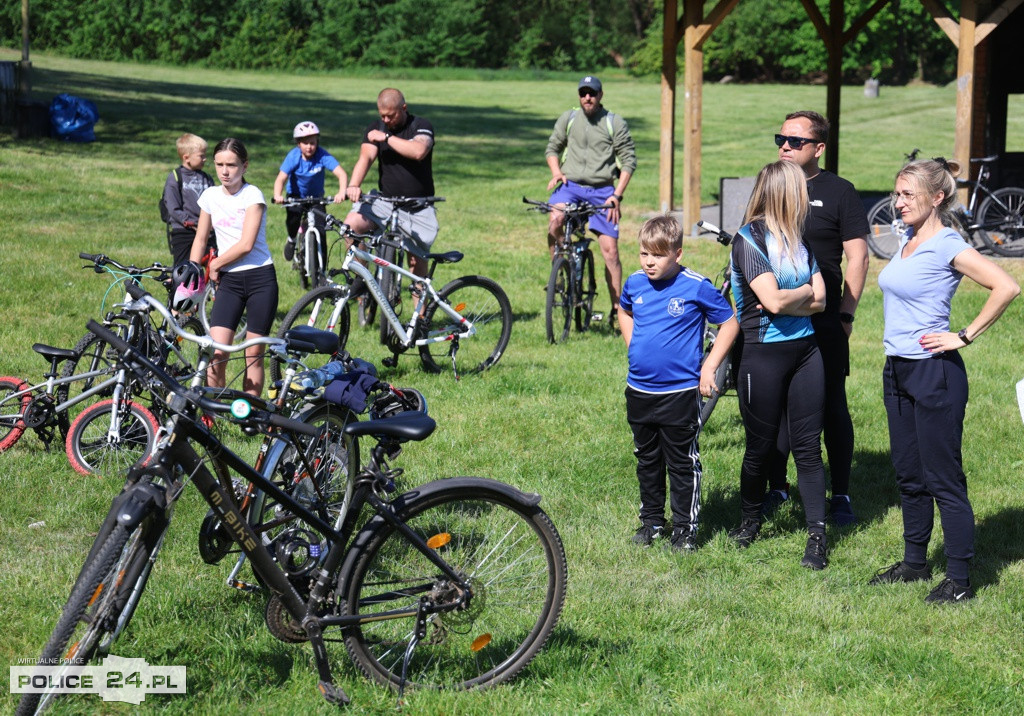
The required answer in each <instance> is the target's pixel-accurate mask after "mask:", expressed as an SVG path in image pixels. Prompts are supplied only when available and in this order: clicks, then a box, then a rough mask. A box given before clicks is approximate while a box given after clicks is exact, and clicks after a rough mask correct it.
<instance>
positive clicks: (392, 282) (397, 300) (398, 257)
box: [380, 245, 405, 352]
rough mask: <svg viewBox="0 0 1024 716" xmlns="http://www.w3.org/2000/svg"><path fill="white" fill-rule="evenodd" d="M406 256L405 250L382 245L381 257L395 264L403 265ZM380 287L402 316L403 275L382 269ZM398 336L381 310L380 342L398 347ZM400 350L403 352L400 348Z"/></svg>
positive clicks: (396, 311) (390, 303)
mask: <svg viewBox="0 0 1024 716" xmlns="http://www.w3.org/2000/svg"><path fill="white" fill-rule="evenodd" d="M404 257H405V252H404V251H400V250H398V249H396V248H395V247H394V246H388V245H384V246H382V247H381V258H383V259H384V260H385V261H387V262H389V263H393V264H394V265H395V266H398V267H401V266H402V263H403V260H404ZM380 288H381V292H382V293H383V294H384V298H386V299H387V300H388V305H390V306H391V308H393V309H394V311H395V315H397V316H398V317H399V318H401V317H402V276H400V275H399V274H396V273H392V272H391V271H382V272H381V277H380ZM397 340H398V336H397V335H395V329H394V328H392V327H391V323H389V322H388V320H387V319H386V318H385V317H384V312H383V311H381V315H380V342H381V344H383V345H385V346H388V347H390V348H392V349H394V348H398V347H399V346H398V345H396V343H397ZM398 352H401V350H399V351H398Z"/></svg>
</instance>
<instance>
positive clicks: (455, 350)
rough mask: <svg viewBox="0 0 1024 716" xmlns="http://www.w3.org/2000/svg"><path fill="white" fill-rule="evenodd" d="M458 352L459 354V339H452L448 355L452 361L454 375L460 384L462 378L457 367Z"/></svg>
mask: <svg viewBox="0 0 1024 716" xmlns="http://www.w3.org/2000/svg"><path fill="white" fill-rule="evenodd" d="M458 352H459V339H458V338H453V339H452V347H451V348H450V349H449V350H448V355H449V356H450V357H451V359H452V375H454V376H455V381H456V382H458V381H459V380H460V378H461V376H460V375H459V369H458V367H457V366H456V365H455V354H456V353H458Z"/></svg>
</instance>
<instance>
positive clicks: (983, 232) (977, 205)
mask: <svg viewBox="0 0 1024 716" xmlns="http://www.w3.org/2000/svg"><path fill="white" fill-rule="evenodd" d="M919 151H920V150H918V149H915V150H914V151H913V152H911V153H910V154H908V155H907V161H911V160H912V159H914V158H916V156H917V153H918V152H919ZM998 159H999V157H998V156H997V155H992V156H988V157H979V158H973V159H971V163H972V164H980V165H981V167H980V168H979V170H978V179H977V180H976V181H971V180H966V179H957V181H956V185H957V187H960V188H968V189H970V190H971V191H970V196H969V198H968V201H967V206H964V205H963V204H960V203H958V204H957V205H956V207H955V208H954V209H953V218H954V220H955V224H954V226H953V228H954V229H956V230H957V231H959V232H960V233H961V234H963V236H964V238H965V239H966V240H967V241H968V242H969V243H971V244H972V245H973V246H974V247H975V248H982V247H984V248H987V249H989V250H990V251H992V252H993V253H995V254H998V255H1000V256H1009V257H1019V256H1024V189H1022V188H1019V187H1002V188H1001V189H995V190H992V189H989V188H988V186H987V184H986V182H987V181H988V179H989V177H990V176H991V173H992V172H991V169H990V167H989V165H990V164H992V163H993V162H995V161H997V160H998ZM868 225H869V227H870V231H869V232H868V247H869V248H870V249H871V251H872V253H874V254H875V256H877V257H878V258H881V259H890V258H892V257H893V255H894V254H895V253H896V250H897V248H899V241H900V236H901V234H902V232H903V230H904V228H903V223H902V221H900V220H899V219H898V218H897V217H896V207H895V201H894V200H893V199H892V197H885V198H884V199H881V200H879V201H878V202H877V203H876V204H875V205H874V206H873V207H872V208H871V210H870V211H869V212H868Z"/></svg>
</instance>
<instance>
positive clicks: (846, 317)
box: [839, 311, 853, 323]
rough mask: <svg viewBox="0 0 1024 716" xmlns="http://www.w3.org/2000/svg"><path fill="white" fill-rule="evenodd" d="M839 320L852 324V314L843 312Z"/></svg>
mask: <svg viewBox="0 0 1024 716" xmlns="http://www.w3.org/2000/svg"><path fill="white" fill-rule="evenodd" d="M839 320H840V321H842V322H843V323H853V314H852V313H847V312H846V311H843V312H841V313H840V314H839Z"/></svg>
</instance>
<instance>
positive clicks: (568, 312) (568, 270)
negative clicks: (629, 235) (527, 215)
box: [523, 196, 611, 343]
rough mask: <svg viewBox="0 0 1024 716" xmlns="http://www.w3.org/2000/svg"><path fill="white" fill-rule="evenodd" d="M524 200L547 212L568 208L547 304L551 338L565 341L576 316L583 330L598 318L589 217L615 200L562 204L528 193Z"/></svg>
mask: <svg viewBox="0 0 1024 716" xmlns="http://www.w3.org/2000/svg"><path fill="white" fill-rule="evenodd" d="M523 203H524V204H531V205H532V206H531V207H530V208H529V209H527V211H539V212H542V213H544V214H549V213H551V212H552V211H563V212H565V228H564V233H563V234H562V236H560V237H559V240H558V243H557V244H556V245H555V256H554V259H553V261H552V262H551V276H550V277H549V278H548V287H547V300H546V302H545V308H544V319H545V327H546V329H547V334H548V342H549V343H561V342H563V341H565V340H566V339H567V338H568V337H569V328H570V325H571V324H572V321H573V319H574V318H575V322H576V330H577V331H579V332H580V333H583V332H584V331H586V330H588V329H589V328H590V322H591V320H592V319H593V318H594V298H595V297H596V296H597V283H596V281H595V279H594V252H593V251H591V250H590V242H592V241H593V239H591V238H590V237H588V236H587V235H586V229H587V219H589V218H590V217H591V216H593V215H594V214H596V213H598V212H601V211H606V210H607V209H609V208H611V204H604V205H601V206H595V205H594V204H589V203H587V202H585V201H582V202H580V203H578V204H566V205H565V207H564V208H559V207H557V206H555V205H553V204H548V203H547V202H544V201H534V200H532V199H527V198H526V197H525V196H524V197H523Z"/></svg>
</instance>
